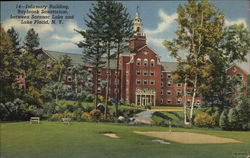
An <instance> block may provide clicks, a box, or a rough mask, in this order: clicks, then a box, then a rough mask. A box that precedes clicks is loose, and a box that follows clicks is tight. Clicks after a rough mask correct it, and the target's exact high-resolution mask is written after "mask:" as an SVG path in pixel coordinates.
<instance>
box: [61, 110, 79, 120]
mask: <svg viewBox="0 0 250 158" xmlns="http://www.w3.org/2000/svg"><path fill="white" fill-rule="evenodd" d="M63 117H66V118H71V119H72V120H76V113H74V112H70V111H64V113H63Z"/></svg>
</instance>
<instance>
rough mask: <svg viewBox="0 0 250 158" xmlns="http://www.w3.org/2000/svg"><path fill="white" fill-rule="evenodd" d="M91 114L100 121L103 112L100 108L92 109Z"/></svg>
mask: <svg viewBox="0 0 250 158" xmlns="http://www.w3.org/2000/svg"><path fill="white" fill-rule="evenodd" d="M89 114H90V116H91V118H92V119H93V120H94V121H100V120H101V119H102V117H103V116H102V112H101V111H100V110H98V109H94V110H92V111H91V112H90V113H89Z"/></svg>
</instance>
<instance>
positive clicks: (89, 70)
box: [88, 68, 99, 73]
mask: <svg viewBox="0 0 250 158" xmlns="http://www.w3.org/2000/svg"><path fill="white" fill-rule="evenodd" d="M88 72H89V73H92V69H91V68H88ZM98 72H99V71H98Z"/></svg>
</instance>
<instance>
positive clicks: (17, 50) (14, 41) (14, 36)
mask: <svg viewBox="0 0 250 158" xmlns="http://www.w3.org/2000/svg"><path fill="white" fill-rule="evenodd" d="M7 33H8V35H9V36H10V38H11V41H12V44H13V49H14V51H15V53H16V54H17V55H20V54H21V46H20V39H19V34H18V33H17V32H16V30H15V29H14V28H13V27H11V28H10V29H8V31H7Z"/></svg>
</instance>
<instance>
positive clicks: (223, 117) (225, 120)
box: [219, 109, 229, 130]
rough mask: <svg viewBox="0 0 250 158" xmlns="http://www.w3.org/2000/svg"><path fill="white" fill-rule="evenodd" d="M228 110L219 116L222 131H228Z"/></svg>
mask: <svg viewBox="0 0 250 158" xmlns="http://www.w3.org/2000/svg"><path fill="white" fill-rule="evenodd" d="M227 115H228V110H227V109H225V110H224V111H223V112H222V113H221V115H220V121H219V125H220V127H221V128H222V129H223V130H228V129H229V122H228V116H227Z"/></svg>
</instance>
